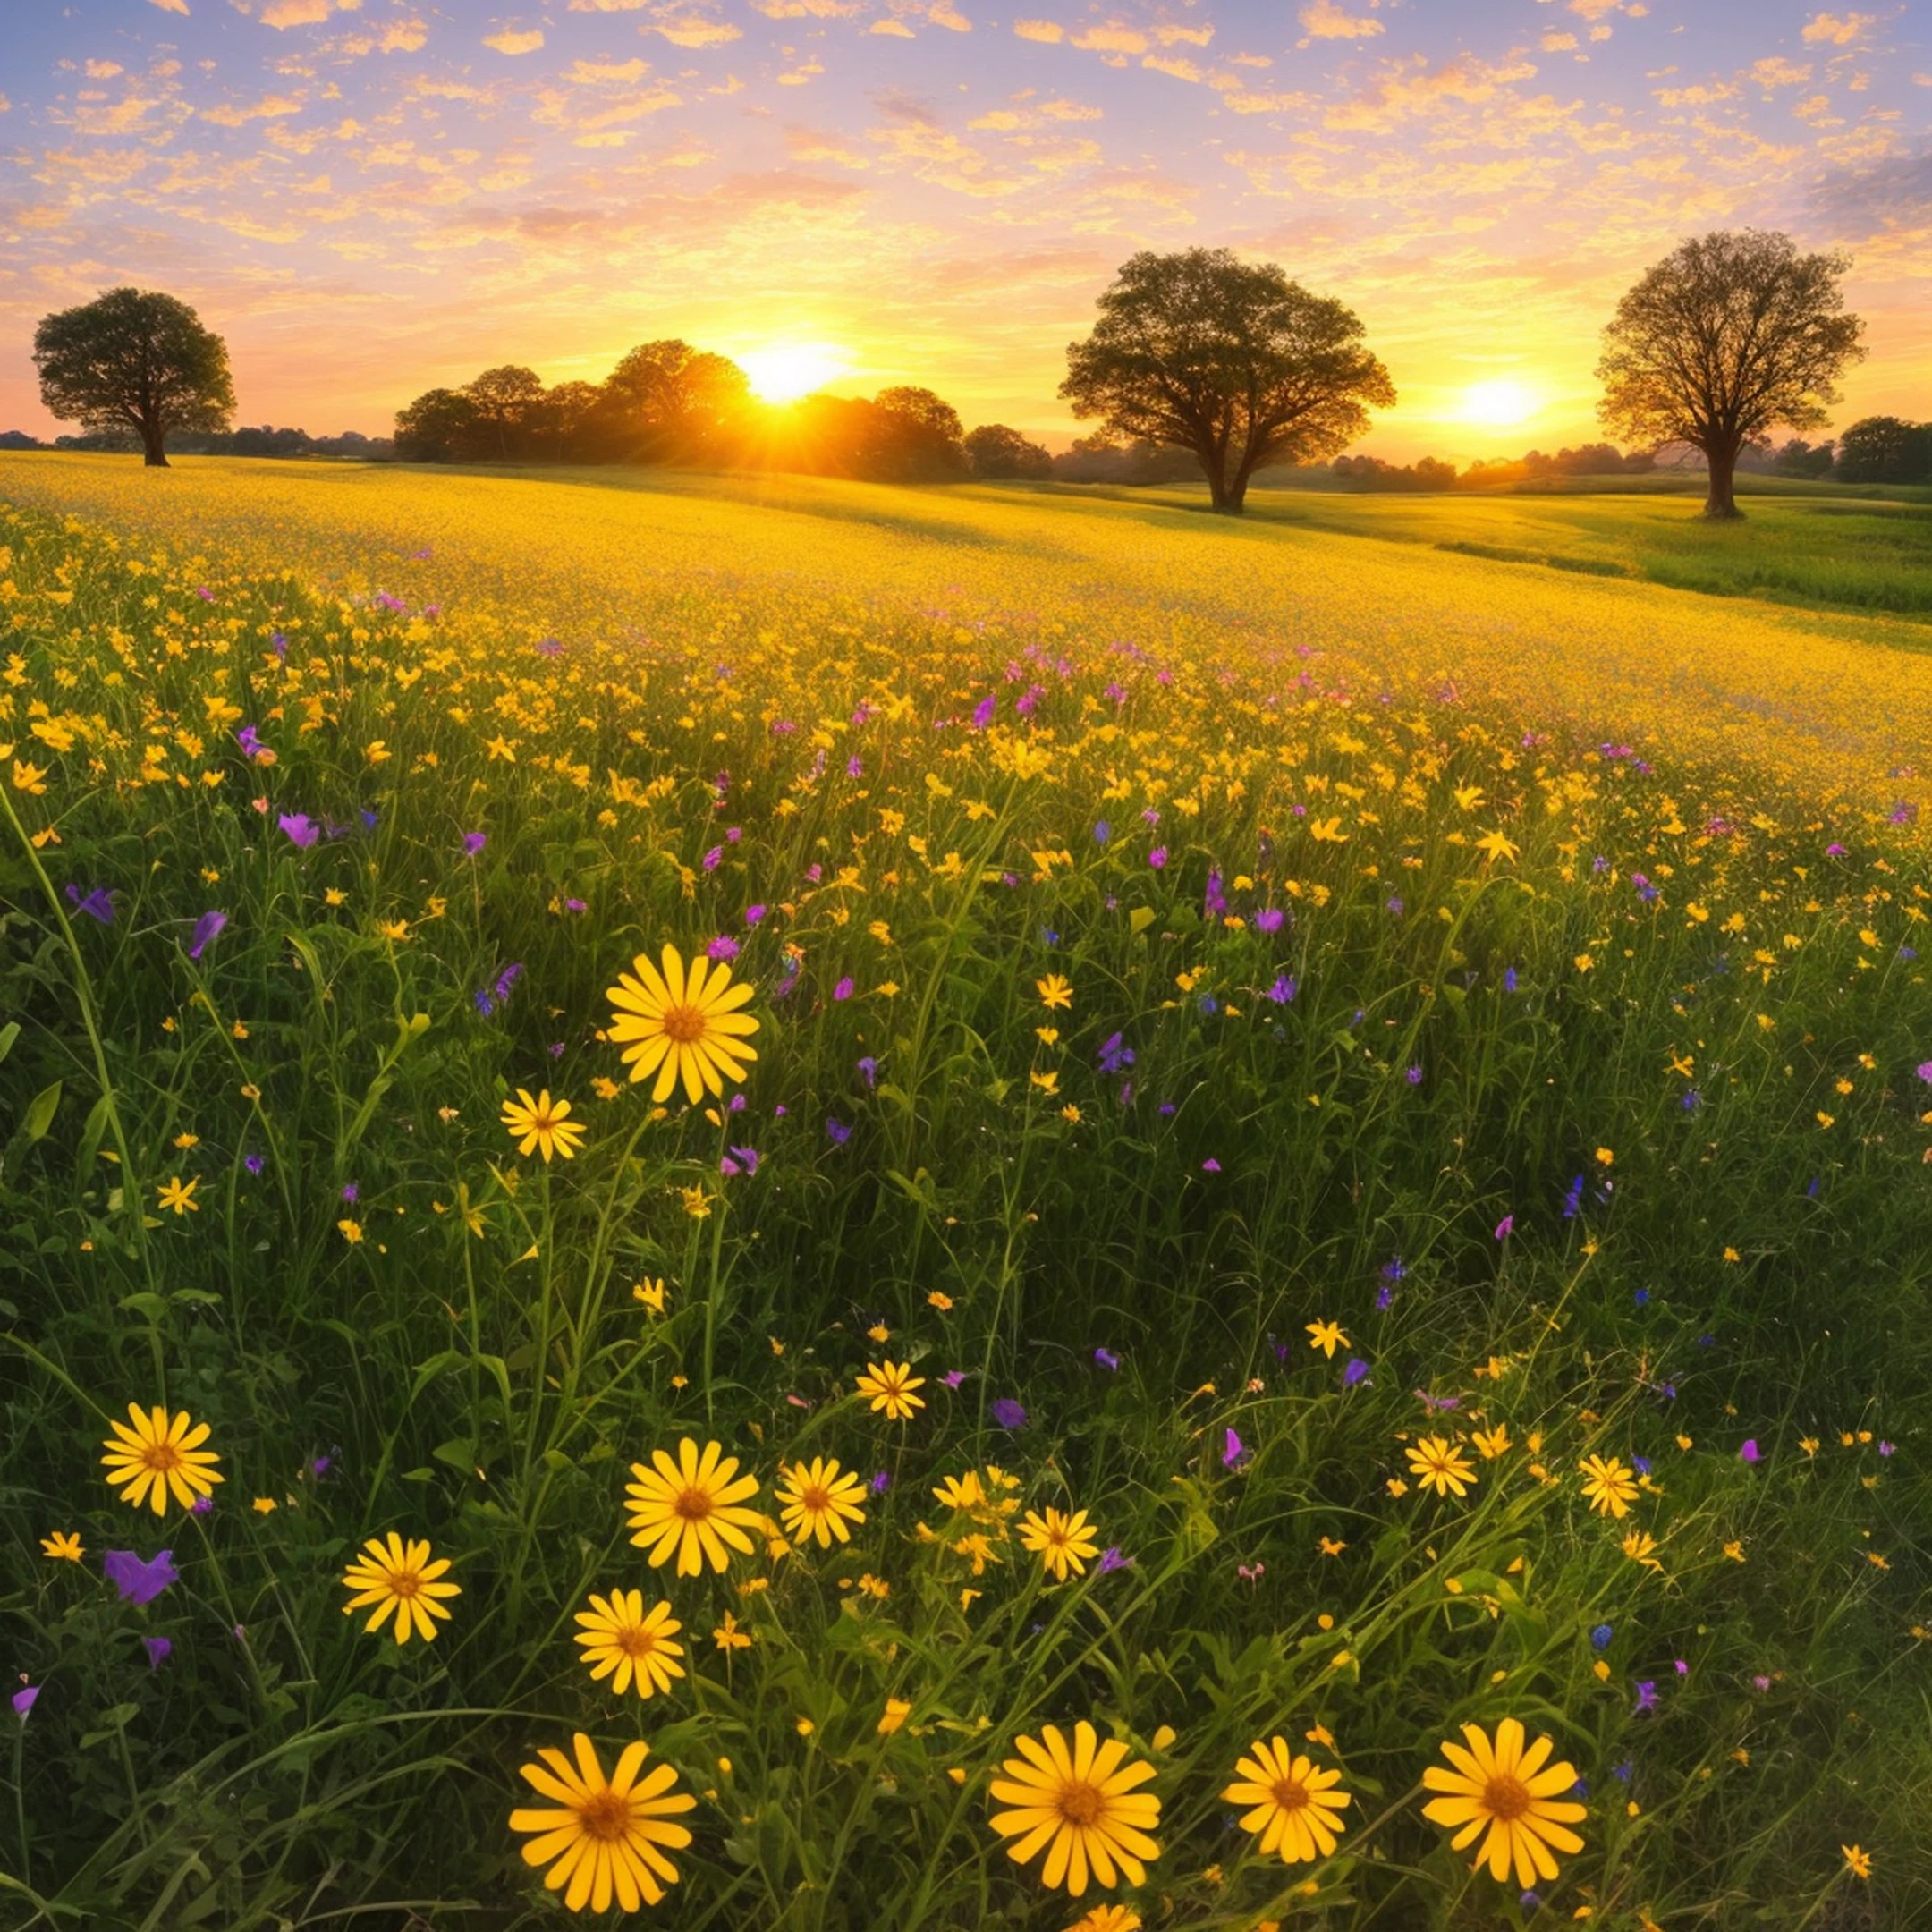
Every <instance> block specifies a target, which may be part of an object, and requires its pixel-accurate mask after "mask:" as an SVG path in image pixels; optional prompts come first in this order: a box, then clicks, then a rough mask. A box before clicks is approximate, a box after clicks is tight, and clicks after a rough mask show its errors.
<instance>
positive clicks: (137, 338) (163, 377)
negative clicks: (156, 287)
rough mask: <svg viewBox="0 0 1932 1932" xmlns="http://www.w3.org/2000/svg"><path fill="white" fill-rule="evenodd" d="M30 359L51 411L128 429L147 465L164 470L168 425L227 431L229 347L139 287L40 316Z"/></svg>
mask: <svg viewBox="0 0 1932 1932" xmlns="http://www.w3.org/2000/svg"><path fill="white" fill-rule="evenodd" d="M33 359H34V366H35V367H36V368H37V369H38V370H39V371H40V400H41V401H42V402H44V403H45V404H46V405H47V413H48V414H49V415H51V416H56V417H58V418H59V419H61V420H62V421H63V422H78V423H79V424H80V426H81V428H84V429H131V430H132V431H133V432H134V433H135V434H136V435H137V436H140V439H141V447H142V449H143V450H145V451H146V452H147V460H148V466H149V467H150V468H153V469H161V470H165V468H166V467H167V451H166V442H167V433H168V431H169V430H170V429H200V430H221V429H225V428H227V427H228V417H229V412H230V411H232V410H233V408H234V406H235V399H234V382H233V378H232V377H230V375H229V373H228V348H227V344H226V343H224V342H223V341H222V339H221V337H220V336H219V335H216V334H215V333H214V332H213V331H212V330H209V329H206V328H203V327H202V326H201V318H199V316H198V315H196V314H195V312H194V310H193V309H191V308H190V307H189V306H188V304H187V303H186V302H184V301H176V300H175V298H174V296H172V295H162V294H159V293H157V292H153V291H150V290H147V289H132V288H117V289H109V290H108V291H107V292H106V294H105V295H102V296H101V297H100V298H99V299H98V300H97V301H90V302H84V303H82V304H81V305H80V307H79V308H78V309H61V310H59V311H58V312H57V313H56V314H54V315H50V316H47V317H46V318H44V319H43V320H42V321H41V324H40V326H39V327H38V328H37V329H36V330H35V331H34V347H33Z"/></svg>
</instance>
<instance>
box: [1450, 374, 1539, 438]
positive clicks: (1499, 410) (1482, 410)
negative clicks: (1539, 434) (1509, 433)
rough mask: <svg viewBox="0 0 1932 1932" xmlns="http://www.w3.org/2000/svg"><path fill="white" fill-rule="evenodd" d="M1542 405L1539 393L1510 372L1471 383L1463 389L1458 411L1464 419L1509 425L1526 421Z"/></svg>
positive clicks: (1489, 425)
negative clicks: (1510, 374) (1506, 374)
mask: <svg viewBox="0 0 1932 1932" xmlns="http://www.w3.org/2000/svg"><path fill="white" fill-rule="evenodd" d="M1541 406H1542V399H1541V397H1539V396H1538V394H1537V393H1536V391H1535V390H1534V389H1532V388H1530V386H1529V384H1528V383H1521V382H1518V381H1517V380H1516V379H1515V377H1513V376H1496V377H1491V378H1490V379H1489V380H1488V381H1487V382H1479V383H1471V384H1470V386H1469V387H1468V388H1467V389H1465V390H1464V391H1463V392H1462V409H1461V411H1459V412H1458V413H1459V414H1460V415H1461V417H1462V420H1463V421H1464V422H1471V423H1481V424H1483V425H1484V426H1485V427H1486V428H1491V429H1510V428H1514V427H1515V426H1516V425H1517V424H1518V423H1520V422H1527V421H1528V420H1529V419H1530V417H1532V416H1534V415H1535V414H1536V412H1537V411H1538V409H1539V408H1540V407H1541Z"/></svg>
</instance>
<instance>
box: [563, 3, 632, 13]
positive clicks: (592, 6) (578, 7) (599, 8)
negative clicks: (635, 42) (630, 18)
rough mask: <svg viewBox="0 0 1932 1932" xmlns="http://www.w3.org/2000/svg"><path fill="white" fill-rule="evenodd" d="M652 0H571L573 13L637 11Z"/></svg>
mask: <svg viewBox="0 0 1932 1932" xmlns="http://www.w3.org/2000/svg"><path fill="white" fill-rule="evenodd" d="M648 4H650V0H570V10H571V12H572V13H638V12H639V11H640V9H642V8H643V7H645V6H648Z"/></svg>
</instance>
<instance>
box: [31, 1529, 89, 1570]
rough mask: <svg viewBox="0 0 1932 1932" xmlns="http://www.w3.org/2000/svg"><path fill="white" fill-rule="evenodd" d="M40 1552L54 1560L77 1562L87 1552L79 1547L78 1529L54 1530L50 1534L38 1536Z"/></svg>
mask: <svg viewBox="0 0 1932 1932" xmlns="http://www.w3.org/2000/svg"><path fill="white" fill-rule="evenodd" d="M40 1554H41V1555H43V1556H47V1557H51V1558H53V1559H54V1560H55V1561H56V1562H58V1561H61V1560H64V1561H66V1562H68V1563H79V1562H80V1559H81V1558H82V1557H83V1556H84V1555H87V1552H86V1551H85V1550H84V1549H82V1548H81V1547H80V1531H79V1530H55V1532H54V1534H53V1535H52V1536H46V1537H42V1538H40Z"/></svg>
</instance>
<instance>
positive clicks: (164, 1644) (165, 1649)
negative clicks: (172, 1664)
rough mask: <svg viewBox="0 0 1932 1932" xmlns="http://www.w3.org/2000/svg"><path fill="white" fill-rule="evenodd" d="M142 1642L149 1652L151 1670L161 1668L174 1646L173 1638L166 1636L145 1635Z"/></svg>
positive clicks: (149, 1667)
mask: <svg viewBox="0 0 1932 1932" xmlns="http://www.w3.org/2000/svg"><path fill="white" fill-rule="evenodd" d="M141 1643H142V1645H143V1647H144V1648H146V1650H147V1652H148V1669H149V1670H159V1669H160V1668H161V1666H162V1665H164V1664H165V1663H166V1662H167V1660H168V1657H169V1655H170V1653H171V1652H172V1651H173V1650H174V1642H173V1640H171V1639H169V1638H166V1637H143V1638H142V1639H141Z"/></svg>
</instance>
